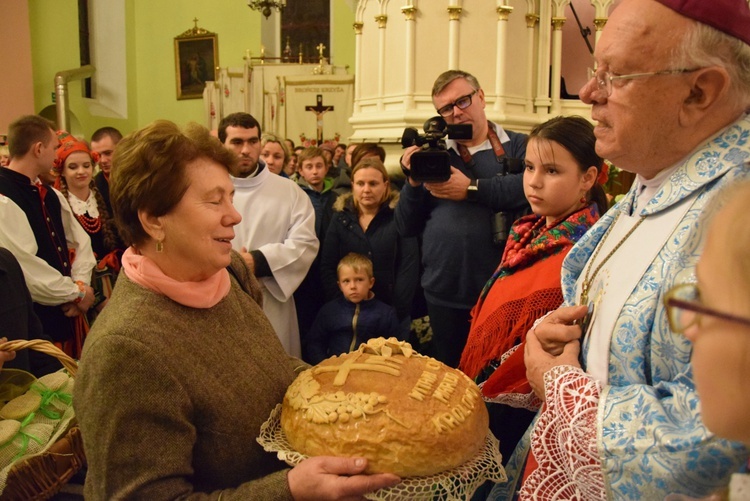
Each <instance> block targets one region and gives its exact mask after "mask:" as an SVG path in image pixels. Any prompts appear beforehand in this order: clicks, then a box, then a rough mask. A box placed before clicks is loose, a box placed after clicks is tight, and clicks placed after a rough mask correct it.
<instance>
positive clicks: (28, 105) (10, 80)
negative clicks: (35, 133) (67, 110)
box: [0, 0, 35, 134]
mask: <svg viewBox="0 0 750 501" xmlns="http://www.w3.org/2000/svg"><path fill="white" fill-rule="evenodd" d="M0 12H2V18H3V22H2V26H0V47H2V49H0V68H2V76H1V77H0V134H5V133H6V132H7V131H8V125H9V124H10V123H11V122H12V121H13V120H15V119H16V118H18V117H19V116H21V115H27V114H30V113H34V111H35V110H34V83H33V81H34V80H33V72H32V59H31V30H30V28H29V8H28V5H27V4H26V2H22V1H19V0H0Z"/></svg>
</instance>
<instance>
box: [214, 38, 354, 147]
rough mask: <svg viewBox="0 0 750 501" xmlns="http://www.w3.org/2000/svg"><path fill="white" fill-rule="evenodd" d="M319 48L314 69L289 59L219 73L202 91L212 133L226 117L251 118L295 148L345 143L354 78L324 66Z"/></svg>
mask: <svg viewBox="0 0 750 501" xmlns="http://www.w3.org/2000/svg"><path fill="white" fill-rule="evenodd" d="M324 48H325V47H324V46H323V45H320V46H318V49H319V51H320V59H319V62H318V64H312V63H301V62H298V61H292V60H291V58H288V57H284V58H266V57H265V56H264V55H263V50H262V49H261V57H250V54H249V52H248V53H246V55H245V57H244V65H243V66H242V67H239V68H220V69H219V71H218V76H217V79H216V81H215V82H207V84H206V88H205V90H204V92H203V101H204V105H205V113H206V124H207V126H208V127H209V128H211V129H216V128H217V127H218V125H219V122H220V121H221V119H222V118H223V117H225V116H227V115H229V114H230V113H234V112H238V111H244V112H247V113H250V114H251V115H253V116H254V117H255V118H256V119H257V120H258V121H259V122H260V124H261V128H262V130H263V131H264V132H274V133H275V134H277V135H279V136H281V137H286V138H290V139H292V140H293V141H294V142H295V144H307V145H310V144H317V143H319V142H321V141H338V140H339V139H341V140H347V139H348V138H349V137H350V136H351V135H352V133H353V129H352V127H351V125H350V124H349V118H350V117H351V116H352V114H353V111H354V76H352V75H348V74H347V68H344V67H340V66H333V65H330V64H328V61H327V60H326V58H324V57H323V49H324Z"/></svg>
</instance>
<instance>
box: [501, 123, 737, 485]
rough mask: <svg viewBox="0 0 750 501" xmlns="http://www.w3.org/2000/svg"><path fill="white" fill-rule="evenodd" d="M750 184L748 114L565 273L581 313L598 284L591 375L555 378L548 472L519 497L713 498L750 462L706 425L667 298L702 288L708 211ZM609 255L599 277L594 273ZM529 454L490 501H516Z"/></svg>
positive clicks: (605, 223)
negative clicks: (682, 289) (720, 195)
mask: <svg viewBox="0 0 750 501" xmlns="http://www.w3.org/2000/svg"><path fill="white" fill-rule="evenodd" d="M749 176H750V118H748V116H747V115H743V116H742V117H741V118H740V119H738V120H737V121H736V122H735V123H733V124H732V125H730V126H729V127H727V128H726V129H724V130H723V131H721V132H720V133H718V134H717V135H716V136H714V137H713V138H712V139H710V140H709V141H708V142H706V143H705V145H704V146H703V147H701V148H698V149H697V150H695V151H694V152H693V153H692V154H691V155H690V156H688V157H687V158H686V159H685V160H684V161H682V162H680V163H679V164H678V165H676V166H675V167H674V168H673V170H672V171H671V174H670V175H669V177H668V179H666V180H665V182H664V183H663V184H662V185H661V186H660V187H658V189H657V190H656V192H655V194H654V195H653V197H651V198H650V199H648V200H647V201H646V202H645V203H643V204H639V205H638V206H637V207H634V206H635V204H636V201H637V200H639V199H638V194H639V192H640V191H641V187H640V186H639V183H638V179H636V183H634V185H633V187H632V188H631V190H630V191H629V192H628V194H627V195H626V196H625V198H624V199H623V200H622V201H620V202H619V203H618V204H617V205H616V206H615V207H614V208H613V209H612V210H610V211H609V212H608V213H607V214H605V215H604V216H603V217H602V218H601V219H600V220H599V222H598V223H597V224H596V225H595V226H594V227H593V228H592V229H591V231H590V232H589V233H587V234H586V235H585V236H584V237H583V238H582V239H581V240H580V241H579V242H578V244H577V245H576V246H575V247H574V248H573V249H572V250H571V251H570V253H569V254H568V256H567V257H566V259H565V261H564V263H563V272H562V286H563V295H564V297H565V303H566V304H567V305H575V304H578V303H579V301H580V298H581V292H582V283H583V282H584V281H590V283H589V284H588V285H590V288H589V290H588V293H587V296H588V299H589V301H590V302H593V303H594V304H595V305H596V313H595V314H594V316H593V320H592V323H591V327H590V329H589V333H588V334H587V335H586V338H585V340H584V342H583V353H582V355H583V360H584V365H583V367H584V369H585V372H584V370H581V369H580V368H576V367H573V366H559V367H555V368H554V369H552V370H550V371H549V372H547V373H546V374H545V376H544V383H545V392H546V395H545V396H546V402H547V407H546V408H545V409H544V411H543V412H542V413H541V415H540V416H539V418H538V419H537V422H536V423H535V425H534V429H533V433H532V437H531V448H532V451H533V453H534V456H535V459H536V460H537V461H538V463H539V467H538V468H537V470H536V471H534V472H533V473H532V474H531V475H530V477H529V478H528V479H527V480H526V481H525V482H524V485H523V487H522V490H521V499H548V498H549V497H550V495H551V493H552V492H553V491H554V492H555V493H556V494H557V495H558V497H559V498H565V499H605V498H615V499H664V497H665V496H666V495H667V494H669V493H683V494H688V495H693V496H696V495H697V496H705V495H708V494H710V493H712V492H714V491H716V490H717V489H718V488H720V487H722V486H725V485H726V484H727V483H728V482H729V476H730V474H731V473H733V472H734V471H737V470H738V469H739V468H740V466H741V465H742V464H743V463H744V462H745V461H746V459H747V456H748V453H747V450H746V448H745V447H744V446H743V445H742V444H738V443H733V442H729V441H726V440H722V439H719V438H717V437H715V436H714V435H713V434H712V433H711V432H709V431H708V430H707V429H706V427H705V426H704V424H703V423H702V421H701V419H700V405H699V401H698V397H697V394H696V392H695V386H694V383H693V378H692V371H691V368H690V363H689V362H690V353H691V345H690V342H689V341H688V340H687V339H686V338H684V337H683V336H679V335H675V334H673V333H672V332H671V331H670V329H669V325H668V322H667V315H666V311H665V309H664V307H663V303H662V298H663V295H664V294H665V293H666V291H668V290H669V289H670V288H671V287H672V286H673V285H675V284H679V283H684V282H689V281H694V280H695V264H696V263H697V261H698V258H699V256H700V252H701V249H702V247H703V241H704V238H705V233H706V228H705V226H703V225H702V224H701V221H702V218H701V215H702V213H703V212H704V211H705V209H706V205H707V203H708V202H709V201H710V200H711V198H712V197H713V196H714V194H715V193H716V192H718V191H719V190H720V189H722V188H723V187H724V186H726V185H728V184H732V183H734V182H737V181H738V180H740V179H745V178H748V177H749ZM641 218H645V219H644V220H643V221H642V222H641V223H639V222H638V221H639V220H640V219H641ZM636 224H638V225H639V226H638V227H637V228H636V229H635V230H634V231H633V233H632V234H631V236H630V237H629V238H627V239H626V238H625V237H626V236H627V235H628V233H629V232H630V230H632V229H633V227H634V226H635V225H636ZM610 227H611V228H612V229H611V231H610ZM608 232H609V234H608ZM605 235H606V238H604V237H605ZM618 244H620V246H619V248H615V247H616V246H617V245H618ZM599 246H601V249H600V251H599V252H597V250H596V249H597V247H599ZM613 249H614V250H615V251H616V252H615V251H613ZM597 254H598V255H597ZM592 256H595V259H592ZM605 258H608V259H607V260H606V262H604V264H603V266H601V269H600V270H599V271H598V273H596V275H595V276H593V277H592V275H593V274H592V272H591V271H589V270H590V269H591V267H592V266H593V267H596V266H598V265H599V264H600V263H601V262H602V261H603V260H604V259H605ZM589 261H593V262H589ZM630 281H632V282H633V284H632V285H627V284H628V283H629V282H630ZM618 296H622V297H618ZM608 321H609V322H608ZM602 368H603V371H602ZM527 447H528V443H522V444H520V445H519V447H518V448H517V450H516V454H515V455H514V457H513V458H512V459H511V461H510V464H509V467H508V468H507V469H506V471H508V473H509V477H510V481H509V482H508V483H507V484H505V485H497V486H496V487H495V488H494V489H493V492H492V494H491V496H490V499H508V496H509V493H510V492H512V490H513V489H514V486H515V485H516V482H517V480H518V476H519V475H520V472H519V470H520V469H521V468H522V463H523V461H524V458H525V457H526V453H525V450H524V448H527ZM561 493H562V495H561Z"/></svg>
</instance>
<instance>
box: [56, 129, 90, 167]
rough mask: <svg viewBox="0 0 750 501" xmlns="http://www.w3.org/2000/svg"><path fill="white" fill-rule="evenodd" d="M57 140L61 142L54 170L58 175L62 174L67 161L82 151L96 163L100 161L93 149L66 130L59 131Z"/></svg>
mask: <svg viewBox="0 0 750 501" xmlns="http://www.w3.org/2000/svg"><path fill="white" fill-rule="evenodd" d="M57 139H58V140H59V141H60V146H58V148H57V156H56V157H55V164H54V166H53V169H54V170H55V172H57V173H58V174H59V173H61V172H62V170H63V167H65V160H66V159H67V158H68V156H69V155H70V154H71V153H73V152H75V151H81V152H83V153H86V154H88V156H90V157H91V160H92V161H94V162H97V161H98V160H99V154H98V153H96V152H93V151H91V149H90V148H89V146H88V145H87V144H86V143H85V142H83V141H79V140H78V139H76V138H75V137H73V136H72V135H70V133H68V132H66V131H64V130H59V131H57Z"/></svg>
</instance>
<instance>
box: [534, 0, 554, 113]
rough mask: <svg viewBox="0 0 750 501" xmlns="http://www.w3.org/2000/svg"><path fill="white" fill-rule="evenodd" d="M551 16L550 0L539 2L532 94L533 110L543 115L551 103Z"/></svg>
mask: <svg viewBox="0 0 750 501" xmlns="http://www.w3.org/2000/svg"><path fill="white" fill-rule="evenodd" d="M551 19H552V16H551V14H550V2H545V1H543V2H539V36H538V38H537V40H538V41H537V44H538V45H537V57H536V63H537V71H536V86H535V87H536V95H535V96H534V112H535V113H536V114H537V115H540V116H544V115H547V114H548V113H549V107H550V105H551V104H552V102H551V100H550V93H549V75H550V68H549V67H550V61H551V56H550V43H551V37H552V34H551V31H552V23H551Z"/></svg>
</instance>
